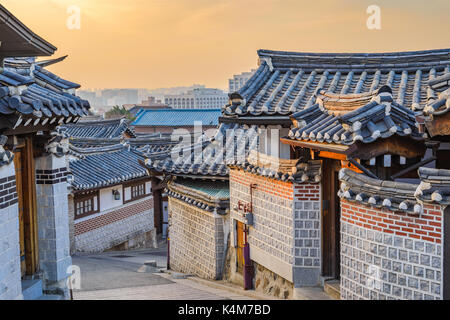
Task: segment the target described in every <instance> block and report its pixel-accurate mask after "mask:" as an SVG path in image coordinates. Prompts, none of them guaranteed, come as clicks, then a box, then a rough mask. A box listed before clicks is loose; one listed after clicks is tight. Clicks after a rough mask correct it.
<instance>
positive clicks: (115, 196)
mask: <svg viewBox="0 0 450 320" xmlns="http://www.w3.org/2000/svg"><path fill="white" fill-rule="evenodd" d="M112 194H113V197H114V200H120V192H119V191H118V190H113V191H112Z"/></svg>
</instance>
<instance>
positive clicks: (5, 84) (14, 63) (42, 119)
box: [0, 58, 90, 129]
mask: <svg viewBox="0 0 450 320" xmlns="http://www.w3.org/2000/svg"><path fill="white" fill-rule="evenodd" d="M38 64H39V63H38V62H36V61H35V58H20V59H18V58H8V59H6V60H5V62H4V65H3V67H0V114H2V115H3V117H4V118H5V120H6V122H5V123H4V124H3V127H4V128H10V129H16V128H17V127H19V126H22V127H27V126H29V127H36V126H38V125H41V126H46V125H54V126H56V125H60V124H64V123H71V122H77V121H78V120H79V118H80V117H82V116H85V115H87V114H88V113H89V109H90V105H89V102H88V101H86V100H82V99H80V98H79V97H77V96H76V95H75V89H76V88H79V87H80V85H78V84H75V83H72V82H70V81H67V80H64V79H61V78H60V77H58V76H56V75H55V74H53V73H51V72H49V71H47V70H44V69H43V68H42V67H41V66H39V65H38Z"/></svg>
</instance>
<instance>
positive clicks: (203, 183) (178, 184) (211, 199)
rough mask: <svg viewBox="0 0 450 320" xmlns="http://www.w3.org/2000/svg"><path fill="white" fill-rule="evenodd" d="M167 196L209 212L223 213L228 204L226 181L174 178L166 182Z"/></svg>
mask: <svg viewBox="0 0 450 320" xmlns="http://www.w3.org/2000/svg"><path fill="white" fill-rule="evenodd" d="M167 189H168V193H167V194H168V196H169V197H173V198H176V199H179V200H181V201H184V202H186V203H188V204H190V205H193V206H196V207H198V208H200V209H202V210H205V211H209V212H214V211H215V212H217V213H218V214H225V213H226V210H227V209H228V208H229V205H230V189H229V185H228V181H214V182H213V181H208V180H190V179H176V180H175V181H171V182H169V183H168V184H167Z"/></svg>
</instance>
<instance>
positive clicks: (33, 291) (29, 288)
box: [22, 279, 42, 300]
mask: <svg viewBox="0 0 450 320" xmlns="http://www.w3.org/2000/svg"><path fill="white" fill-rule="evenodd" d="M22 294H23V299H24V300H36V299H38V298H39V297H40V296H42V280H40V279H35V280H22Z"/></svg>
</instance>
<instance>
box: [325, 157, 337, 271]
mask: <svg viewBox="0 0 450 320" xmlns="http://www.w3.org/2000/svg"><path fill="white" fill-rule="evenodd" d="M340 169H341V165H340V161H337V160H331V159H325V160H324V161H323V173H324V174H323V180H322V187H323V188H322V200H323V203H322V249H323V250H322V275H323V276H325V277H331V278H334V279H339V278H340V263H341V262H340V250H341V247H340V239H341V236H340V219H341V217H340V199H339V197H338V195H337V193H338V190H339V170H340Z"/></svg>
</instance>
